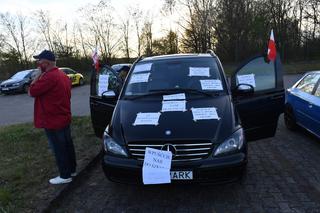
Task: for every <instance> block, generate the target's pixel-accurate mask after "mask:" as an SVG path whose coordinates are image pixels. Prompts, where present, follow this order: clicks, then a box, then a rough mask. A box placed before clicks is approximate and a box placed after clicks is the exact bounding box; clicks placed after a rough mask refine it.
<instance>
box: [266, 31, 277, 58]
mask: <svg viewBox="0 0 320 213" xmlns="http://www.w3.org/2000/svg"><path fill="white" fill-rule="evenodd" d="M276 57H277V50H276V42H275V40H274V35H273V30H271V33H270V39H269V44H268V59H269V60H270V61H274V60H276Z"/></svg>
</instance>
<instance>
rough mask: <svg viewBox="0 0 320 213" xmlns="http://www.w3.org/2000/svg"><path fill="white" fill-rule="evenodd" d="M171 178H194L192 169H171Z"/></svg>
mask: <svg viewBox="0 0 320 213" xmlns="http://www.w3.org/2000/svg"><path fill="white" fill-rule="evenodd" d="M170 178H171V180H193V172H192V171H170Z"/></svg>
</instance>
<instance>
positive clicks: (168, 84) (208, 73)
mask: <svg viewBox="0 0 320 213" xmlns="http://www.w3.org/2000/svg"><path fill="white" fill-rule="evenodd" d="M178 88H179V89H181V88H185V89H196V90H203V91H206V92H210V91H215V92H216V91H217V90H218V91H222V90H224V88H223V84H222V82H221V75H220V72H219V68H218V65H217V62H216V60H215V59H214V58H209V57H208V58H185V59H168V60H155V61H150V62H141V63H138V64H136V66H135V68H134V70H133V71H132V72H131V75H130V76H129V78H128V85H127V87H126V90H125V95H139V94H145V93H148V92H150V91H154V90H166V89H168V90H170V89H178Z"/></svg>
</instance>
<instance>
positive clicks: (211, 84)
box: [200, 79, 223, 90]
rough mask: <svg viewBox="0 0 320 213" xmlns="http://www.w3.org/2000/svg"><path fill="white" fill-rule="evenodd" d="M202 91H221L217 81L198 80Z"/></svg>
mask: <svg viewBox="0 0 320 213" xmlns="http://www.w3.org/2000/svg"><path fill="white" fill-rule="evenodd" d="M200 83H201V88H202V89H203V90H223V88H222V84H221V81H220V80H218V79H210V80H200Z"/></svg>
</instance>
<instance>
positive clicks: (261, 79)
mask: <svg viewBox="0 0 320 213" xmlns="http://www.w3.org/2000/svg"><path fill="white" fill-rule="evenodd" d="M236 83H237V85H238V84H250V85H252V86H253V87H254V91H263V90H268V89H274V88H275V87H276V72H275V65H274V62H266V61H265V59H264V57H258V58H256V59H254V60H251V61H250V62H249V63H248V64H246V65H245V66H243V67H242V68H241V69H240V70H239V71H238V72H237V78H236Z"/></svg>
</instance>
